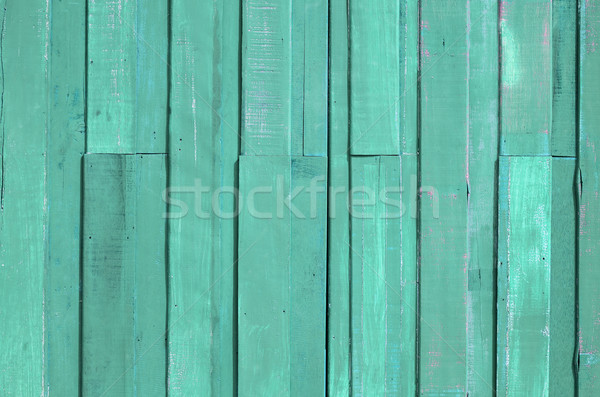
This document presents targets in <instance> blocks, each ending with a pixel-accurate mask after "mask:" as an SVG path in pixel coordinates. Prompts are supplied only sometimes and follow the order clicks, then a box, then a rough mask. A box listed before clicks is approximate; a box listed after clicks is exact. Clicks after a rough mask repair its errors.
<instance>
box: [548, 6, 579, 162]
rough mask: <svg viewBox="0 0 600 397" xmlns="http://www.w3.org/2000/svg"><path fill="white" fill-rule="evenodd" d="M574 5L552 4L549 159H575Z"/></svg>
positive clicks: (575, 41) (575, 32)
mask: <svg viewBox="0 0 600 397" xmlns="http://www.w3.org/2000/svg"><path fill="white" fill-rule="evenodd" d="M576 57H577V2H575V1H569V0H554V1H553V2H552V77H553V81H552V136H551V141H552V155H553V156H572V157H574V156H576V152H577V137H576V120H577V119H576V113H577V112H576V109H575V108H576V104H577V86H576V75H577V71H576V68H577V63H576V62H575V61H574V59H576Z"/></svg>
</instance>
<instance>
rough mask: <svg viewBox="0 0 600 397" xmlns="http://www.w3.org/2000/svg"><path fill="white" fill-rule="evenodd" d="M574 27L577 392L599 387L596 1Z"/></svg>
mask: <svg viewBox="0 0 600 397" xmlns="http://www.w3.org/2000/svg"><path fill="white" fill-rule="evenodd" d="M580 7H581V8H580V14H579V18H580V23H579V24H580V28H579V32H580V33H579V34H580V36H579V44H580V47H579V54H580V60H579V137H578V139H579V153H578V155H579V171H580V175H579V183H578V191H579V226H578V229H579V233H578V250H579V252H578V259H579V263H578V267H579V269H578V281H579V284H578V285H579V291H578V293H579V297H578V305H579V359H578V362H579V372H578V386H579V388H578V390H579V395H580V396H586V395H587V396H593V395H597V394H599V393H600V355H599V353H598V351H600V323H599V322H598V321H597V318H598V315H599V313H600V268H599V267H598V261H599V260H600V215H599V214H600V198H599V196H598V189H599V188H598V182H597V181H598V179H599V178H600V165H599V164H598V160H597V158H598V153H597V149H596V148H597V147H600V111H599V109H598V104H599V103H600V51H598V32H600V2H599V1H597V0H592V1H584V2H581V4H580Z"/></svg>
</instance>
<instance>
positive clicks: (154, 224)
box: [84, 154, 167, 396]
mask: <svg viewBox="0 0 600 397" xmlns="http://www.w3.org/2000/svg"><path fill="white" fill-rule="evenodd" d="M132 161H135V169H136V172H135V174H133V175H131V183H132V184H133V185H134V186H135V188H136V191H135V217H136V218H135V243H134V249H135V268H134V269H135V270H134V271H135V274H134V291H133V292H134V303H133V310H134V312H133V316H134V324H133V325H134V334H133V338H134V345H135V347H134V354H135V359H134V368H133V369H131V371H133V372H134V380H133V382H134V393H133V394H135V395H136V396H164V395H165V394H166V391H167V372H166V368H167V355H166V352H167V349H166V347H167V346H166V332H167V323H166V322H167V277H166V276H167V268H166V233H165V232H166V219H165V218H164V213H165V210H166V204H165V202H164V201H163V199H162V193H163V191H164V189H165V187H166V179H167V162H166V156H165V155H146V154H143V155H136V156H135V158H133V156H132ZM133 178H135V179H133ZM130 239H131V238H130ZM85 315H86V313H84V316H85Z"/></svg>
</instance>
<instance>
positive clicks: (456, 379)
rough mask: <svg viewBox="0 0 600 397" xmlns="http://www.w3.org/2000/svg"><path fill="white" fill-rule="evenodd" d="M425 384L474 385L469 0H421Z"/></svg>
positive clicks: (428, 388) (441, 389) (426, 389)
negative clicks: (470, 362) (470, 377)
mask: <svg viewBox="0 0 600 397" xmlns="http://www.w3.org/2000/svg"><path fill="white" fill-rule="evenodd" d="M421 7H422V10H421V27H420V28H421V93H420V106H421V130H420V134H421V136H420V138H421V139H420V154H421V156H420V159H419V167H420V171H419V172H420V182H421V183H420V194H421V199H420V208H419V211H420V220H419V222H420V236H419V238H420V253H421V255H420V258H419V260H420V263H419V265H420V279H419V288H420V313H419V316H420V324H419V330H420V331H419V332H420V335H419V354H420V357H419V361H420V362H419V385H420V393H421V395H425V396H437V395H440V394H446V395H464V394H466V388H467V385H466V383H467V374H468V372H467V368H466V354H467V350H466V348H467V346H466V341H467V295H468V294H467V293H468V272H467V270H468V261H467V233H466V230H467V225H468V223H467V214H468V212H467V182H466V170H467V163H466V160H467V144H468V138H467V135H468V122H469V119H468V111H467V109H468V104H469V102H468V86H467V81H468V78H469V75H468V70H469V69H468V67H469V56H468V51H467V49H468V42H467V38H466V35H465V26H466V23H467V20H468V14H467V12H468V8H467V2H466V1H451V2H444V3H440V2H438V1H431V0H424V1H422V3H421Z"/></svg>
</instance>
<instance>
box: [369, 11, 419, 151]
mask: <svg viewBox="0 0 600 397" xmlns="http://www.w3.org/2000/svg"><path fill="white" fill-rule="evenodd" d="M399 25H400V27H401V29H400V58H399V61H400V93H399V95H400V97H399V99H398V106H399V109H400V149H401V152H402V154H416V153H417V137H418V133H417V118H418V110H417V107H418V105H417V104H418V101H417V91H418V88H419V87H418V83H417V75H418V69H419V3H418V2H417V1H404V0H402V1H400V22H399ZM374 128H375V127H374Z"/></svg>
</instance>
